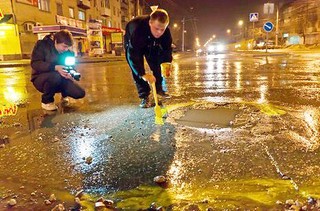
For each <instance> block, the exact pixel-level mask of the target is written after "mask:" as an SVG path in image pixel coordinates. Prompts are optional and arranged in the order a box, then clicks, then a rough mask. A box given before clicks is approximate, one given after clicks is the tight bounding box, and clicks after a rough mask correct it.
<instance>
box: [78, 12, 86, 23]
mask: <svg viewBox="0 0 320 211" xmlns="http://www.w3.org/2000/svg"><path fill="white" fill-rule="evenodd" d="M79 20H82V21H85V20H86V14H85V13H84V11H81V10H79Z"/></svg>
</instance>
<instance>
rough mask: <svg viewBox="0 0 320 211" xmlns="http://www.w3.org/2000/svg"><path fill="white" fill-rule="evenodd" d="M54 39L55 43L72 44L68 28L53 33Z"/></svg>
mask: <svg viewBox="0 0 320 211" xmlns="http://www.w3.org/2000/svg"><path fill="white" fill-rule="evenodd" d="M54 41H57V43H58V44H59V43H64V44H66V45H68V46H72V45H73V39H72V34H71V33H70V32H69V31H68V30H61V31H59V32H57V33H55V34H54Z"/></svg>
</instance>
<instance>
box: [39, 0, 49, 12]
mask: <svg viewBox="0 0 320 211" xmlns="http://www.w3.org/2000/svg"><path fill="white" fill-rule="evenodd" d="M49 5H50V0H38V7H39V10H43V11H47V12H49V11H50V8H49Z"/></svg>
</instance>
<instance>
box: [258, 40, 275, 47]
mask: <svg viewBox="0 0 320 211" xmlns="http://www.w3.org/2000/svg"><path fill="white" fill-rule="evenodd" d="M267 44H268V49H274V48H275V46H276V45H275V43H274V41H273V40H268V42H267ZM265 48H266V42H265V41H260V42H259V43H257V44H256V45H255V46H254V47H253V49H265Z"/></svg>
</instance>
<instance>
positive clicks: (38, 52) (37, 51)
mask: <svg viewBox="0 0 320 211" xmlns="http://www.w3.org/2000/svg"><path fill="white" fill-rule="evenodd" d="M58 55H59V53H58V51H57V50H56V48H55V47H54V41H53V40H52V39H51V38H50V35H47V36H45V37H44V38H43V40H38V42H37V43H36V45H35V46H34V48H33V51H32V54H31V67H32V75H31V81H33V80H34V79H35V78H36V77H37V75H39V74H41V73H45V72H49V71H55V69H54V68H55V65H57V64H58Z"/></svg>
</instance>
